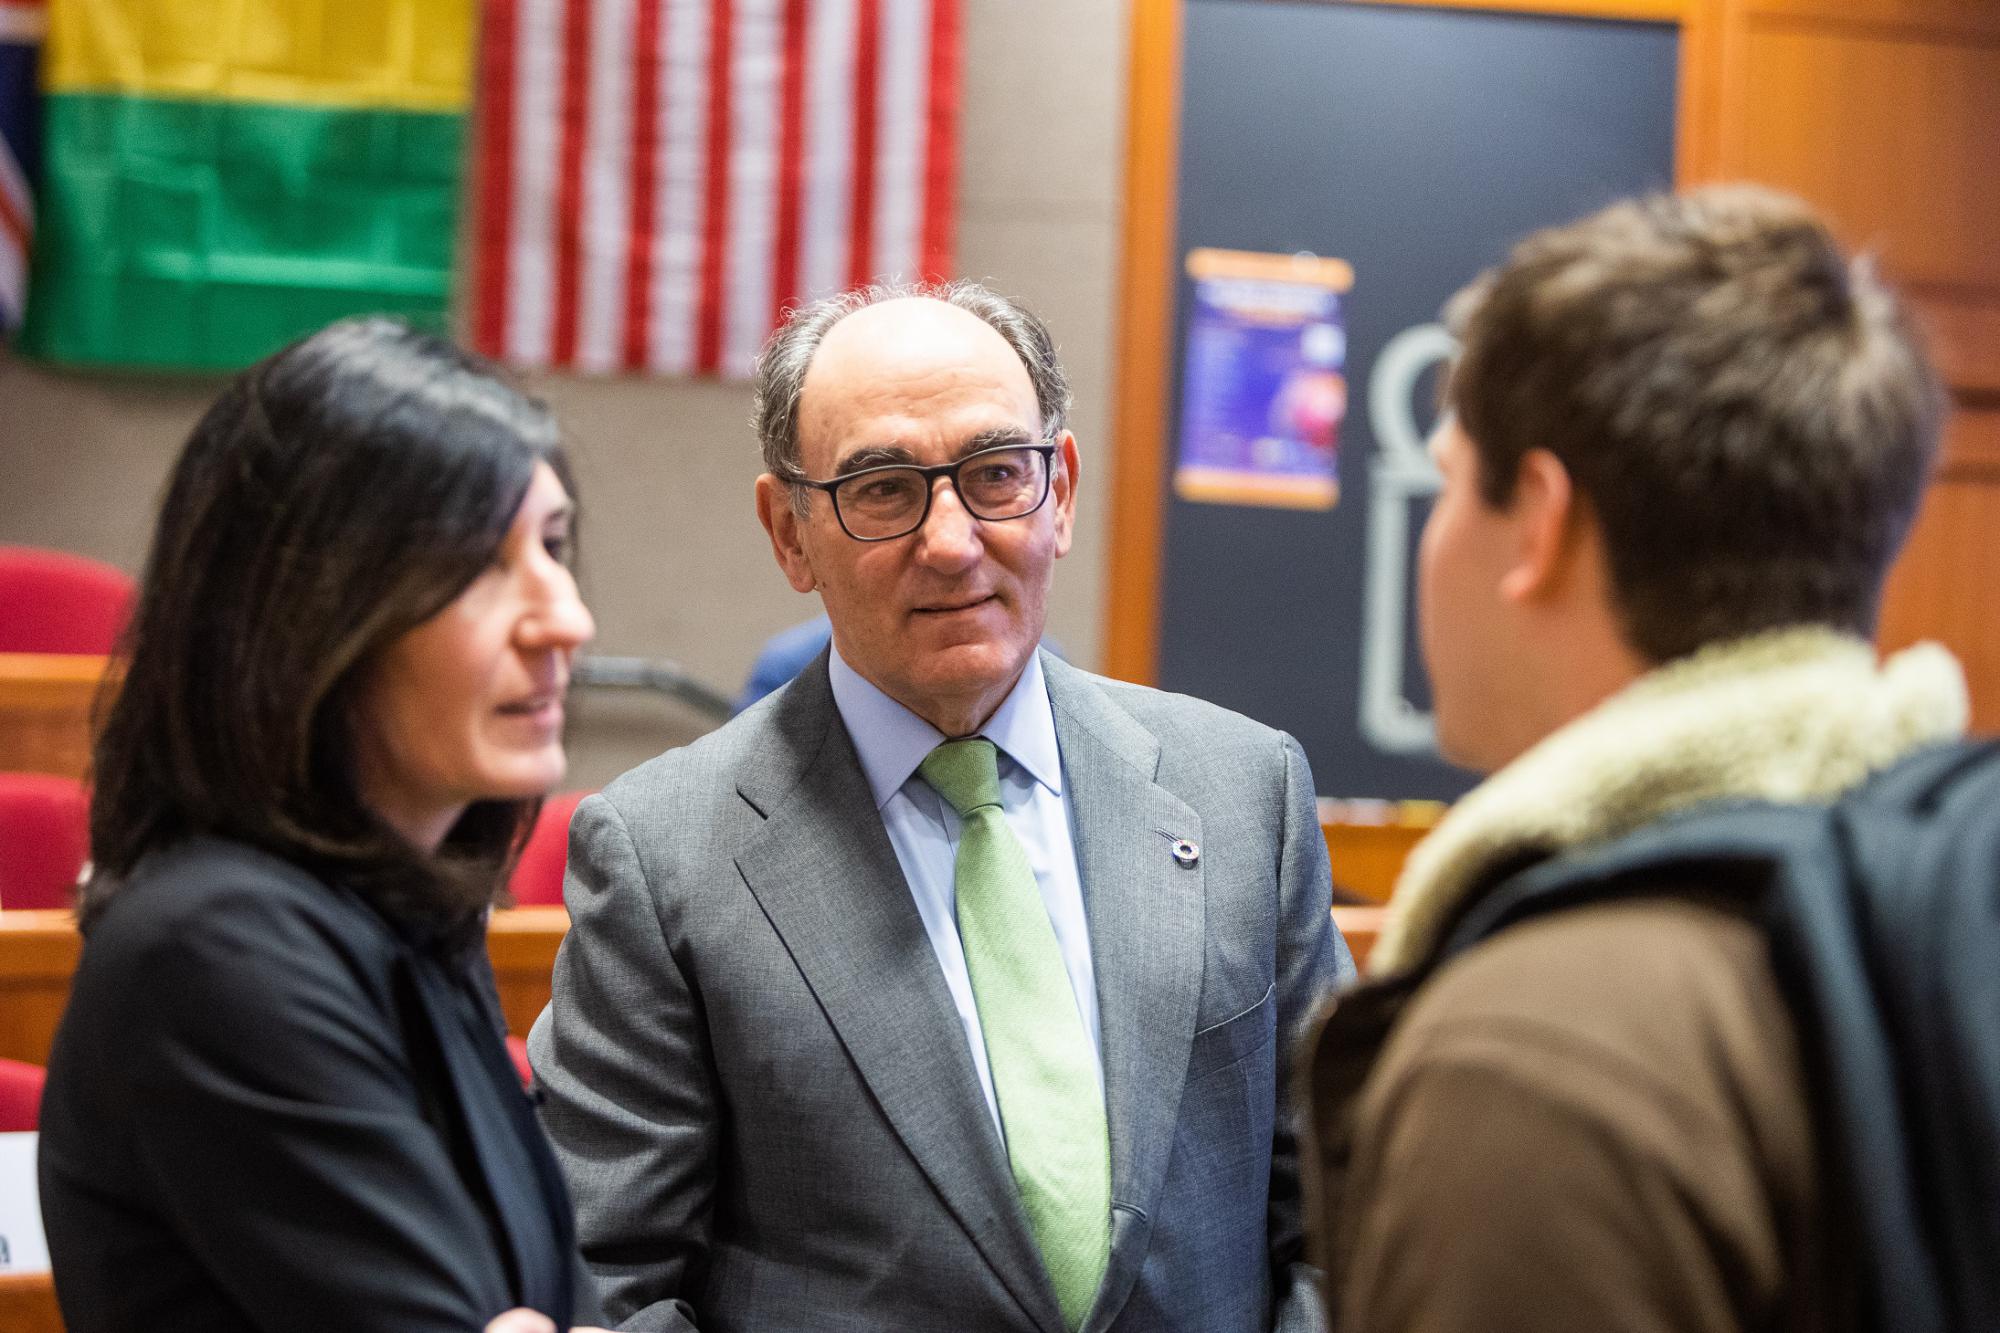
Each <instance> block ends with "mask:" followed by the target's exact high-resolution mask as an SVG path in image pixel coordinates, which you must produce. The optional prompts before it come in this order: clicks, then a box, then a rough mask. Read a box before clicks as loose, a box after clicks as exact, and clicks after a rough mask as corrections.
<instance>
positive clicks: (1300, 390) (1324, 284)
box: [1174, 249, 1354, 509]
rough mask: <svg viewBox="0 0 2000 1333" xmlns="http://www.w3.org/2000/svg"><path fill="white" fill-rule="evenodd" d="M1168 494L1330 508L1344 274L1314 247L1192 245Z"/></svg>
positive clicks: (1343, 343)
mask: <svg viewBox="0 0 2000 1333" xmlns="http://www.w3.org/2000/svg"><path fill="white" fill-rule="evenodd" d="M1187 271H1188V276H1189V277H1190V278H1192V279H1194V302H1193V308H1192V310H1191V312H1190V315H1189V319H1188V331H1187V345H1186V352H1185V356H1184V363H1183V366H1182V374H1181V418H1180V454H1179V462H1178V465H1177V466H1176V467H1175V469H1174V493H1175V494H1176V495H1178V496H1180V497H1181V498H1182V499H1183V500H1194V501H1198V502H1204V503H1211V504H1247V505H1268V506H1273V507H1277V508H1285V509H1331V508H1333V507H1334V505H1335V504H1336V503H1338V502H1339V499H1340V481H1339V461H1340V424H1341V422H1342V420H1343V419H1344V418H1345V417H1346V415H1347V375H1346V370H1347V328H1346V322H1345V320H1344V318H1343V312H1342V308H1341V306H1342V302H1343V301H1344V299H1345V298H1346V295H1347V292H1348V291H1349V289H1351V288H1352V287H1353V285H1354V271H1353V269H1352V268H1350V267H1349V266H1348V264H1347V263H1346V262H1345V261H1343V260H1339V259H1322V258H1319V257H1317V256H1314V255H1304V254H1301V255H1276V254H1256V253H1252V252H1249V251H1243V250H1210V249H1202V250H1193V251H1190V252H1189V253H1188V257H1187Z"/></svg>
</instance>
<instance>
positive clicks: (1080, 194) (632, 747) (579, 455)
mask: <svg viewBox="0 0 2000 1333" xmlns="http://www.w3.org/2000/svg"><path fill="white" fill-rule="evenodd" d="M965 17H966V31H965V101H964V111H963V115H964V120H963V123H962V131H961V133H962V137H961V157H960V183H959V246H958V256H959V259H958V264H959V271H960V272H961V273H963V274H964V275H966V276H968V277H974V278H979V279H982V280H985V281H988V282H990V283H991V284H992V285H994V286H995V287H997V288H999V289H1000V290H1002V291H1005V292H1008V293H1010V294H1012V295H1015V296H1018V297H1020V298H1021V299H1022V300H1024V301H1025V302H1027V303H1028V304H1029V305H1030V306H1032V307H1033V308H1034V309H1036V310H1037V311H1039V312H1040V313H1041V314H1042V315H1043V316H1044V317H1046V318H1047V319H1048V321H1049V322H1050V324H1051V325H1052V326H1053V327H1054V329H1055V332H1056V336H1057V338H1058V340H1059V342H1060V343H1061V346H1062V351H1063V355H1064V359H1065V361H1066V363H1067V364H1068V366H1069V369H1070V373H1071V377H1072V380H1073V382H1074V387H1075V390H1076V397H1077V409H1076V414H1075V419H1074V423H1073V424H1074V427H1075V430H1076V433H1077V436H1078V438H1079V439H1080V440H1081V441H1082V442H1083V450H1084V470H1083V483H1084V484H1083V487H1082V490H1081V491H1080V492H1079V500H1080V503H1081V505H1082V510H1083V513H1082V519H1081V523H1080V525H1079V528H1080V530H1079V534H1078V539H1077V543H1076V546H1075V549H1074V550H1073V551H1072V553H1071V555H1070V557H1069V559H1067V560H1066V561H1064V562H1063V564H1062V565H1061V566H1060V567H1059V572H1058V575H1057V580H1056V590H1055V595H1054V597H1053V599H1052V602H1051V607H1050V622H1049V630H1050V633H1052V634H1053V635H1055V636H1056V637H1057V638H1059V639H1060V640H1061V641H1062V642H1063V644H1064V646H1065V647H1066V648H1067V649H1068V650H1069V652H1070V655H1071V656H1072V657H1073V658H1074V659H1075V660H1077V661H1078V662H1081V663H1084V664H1095V663H1096V661H1097V655H1098V646H1099V622H1100V618H1101V610H1102V606H1103V582H1104V581H1103V567H1104V562H1105V545H1104V542H1105V537H1106V534H1105V532H1104V514H1105V512H1106V509H1105V499H1106V496H1105V492H1104V490H1103V483H1104V481H1105V480H1106V479H1107V478H1108V476H1109V467H1108V465H1107V448H1108V441H1107V437H1106V428H1107V423H1108V401H1107V400H1108V398H1109V394H1110V352H1111V339H1112V334H1113V331H1114V330H1113V311H1112V299H1113V292H1114V290H1115V282H1116V276H1117V226H1118V201H1119V188H1120V181H1119V174H1118V173H1119V163H1120V150H1121V146H1122V140H1121V134H1122V115H1123V106H1124V96H1123V89H1124V69H1125V50H1124V42H1125V7H1124V5H1122V4H1118V3H1114V0H966V6H965ZM216 385H217V381H213V380H201V381H187V380H177V379H153V378H141V377H134V376H117V377H107V376H101V375H75V374H68V373H61V372H55V371H51V370H48V369H46V368H42V367H39V366H31V365H27V364H24V363H22V362H19V361H15V360H7V359H0V464H4V466H0V478H4V480H0V541H6V542H26V543H32V544H36V545H45V546H55V547H61V548H64V549H67V550H73V551H80V552H82V553H84V554H87V555H93V556H96V557H98V558H100V559H104V560H109V561H111V562H113V563H115V564H118V565H122V566H124V567H125V568H127V569H134V570H136V568H137V566H138V564H139V561H140V560H141V559H142V558H143V556H144V548H145V542H146V537H147V528H148V524H149V523H150V520H151V510H152V505H153V503H154V500H155V498H156V495H157V492H158V489H159V486H160V483H161V480H162V478H163V477H164V475H165V472H166V469H167V466H168V465H169V463H170V462H171V460H172V457H173V453H174V451H175V449H176V448H177V447H178V445H179V443H180V441H181V439H182V438H183V437H184V436H185V435H186V433H187V431H188V428H189V427H190V426H191V425H192V424H193V422H194V420H195V418H196V417H197V416H198V415H199V413H200V411H201V409H202V407H203V405H204V404H205V403H206V402H207V400H208V399H209V398H210V397H211V396H212V395H213V394H214V392H215V389H216ZM533 387H534V389H535V390H536V392H538V393H540V394H542V395H543V396H544V397H546V398H547V399H548V400H549V401H550V403H551V404H553V406H554V407H555V408H556V411H557V412H558V414H559V415H560V416H561V418H562V421H563V424H564V429H565V431H566V433H567V437H568V439H569V441H570V446H571V451H572V454H573V455H574V457H575V460H576V464H577V472H578V485H579V489H580V490H581V491H582V493H583V500H584V505H585V524H586V529H585V533H584V548H583V549H584V566H585V567H584V580H585V582H584V588H585V594H586V596H587V597H588V598H589V599H590V602H591V605H592V607H593V608H594V609H595V611H596V612H597V619H598V641H597V645H596V647H597V649H598V650H599V651H602V652H607V653H619V654H633V655H639V656H647V657H669V658H673V659H675V660H678V661H679V662H681V663H682V664H683V665H684V666H686V667H687V668H688V669H689V670H690V671H691V672H693V673H694V674H695V675H696V676H698V677H699V678H701V679H703V680H706V681H709V682H712V683H713V684H715V685H716V686H718V687H722V688H725V689H727V690H729V691H733V690H734V689H735V687H736V685H737V684H738V683H739V682H740V681H741V679H742V677H743V673H744V671H745V670H746V668H747V667H748V664H749V662H750V659H751V657H752V656H753V655H754V654H755V652H756V649H757V646H758V645H759V644H760V643H761V642H762V641H763V640H764V638H765V637H766V636H768V635H769V634H771V633H773V632H774V631H776V630H778V629H781V628H783V627H784V626H786V625H789V624H792V623H794V622H796V621H799V620H803V619H805V618H806V617H808V616H811V615H813V614H816V613H817V611H818V599H817V598H816V597H810V598H809V597H800V596H798V595H797V594H795V593H793V592H792V591H791V589H790V588H789V587H787V586H786V584H785V582H784V580H783V579H782V578H781V577H780V576H779V574H778V571H777V568H776V566H775V565H774V564H773V563H772V561H771V557H770V553H769V548H768V546H767V545H766V544H765V542H764V537H763V532H762V529H761V528H759V527H758V525H757V522H756V518H755V516H754V514H753V513H752V510H751V504H750V486H751V481H752V479H753V478H754V477H755V476H756V474H757V471H758V468H757V463H756V449H755V445H754V443H753V441H752V439H751V436H750V431H749V427H748V425H747V419H748V414H749V399H748V394H747V392H746V390H745V389H744V387H743V386H741V385H731V384H713V383H702V382H689V381H658V380H641V379H582V378H574V377H567V376H549V377H542V378H538V379H536V380H535V381H534V383H533ZM698 730H699V726H698V724H697V723H696V721H695V719H694V718H693V717H692V716H691V715H689V714H686V713H684V712H682V711H680V710H678V709H676V708H675V707H673V706H671V705H668V704H664V703H661V702H658V701H656V700H652V699H649V698H634V697H629V696H620V695H616V694H611V693H608V692H592V693H591V694H590V695H589V696H588V697H585V698H581V699H579V700H578V708H577V717H576V722H575V724H574V726H573V729H572V752H573V764H572V773H571V776H572V779H573V781H574V782H575V783H576V785H591V786H595V785H597V784H600V783H602V782H604V781H605V780H606V779H608V778H609V777H611V776H613V775H615V774H616V773H618V772H619V771H621V770H622V769H624V768H626V767H629V766H630V765H631V764H633V763H636V762H637V761H638V760H640V759H642V758H644V757H646V756H647V755H650V754H652V753H654V752H656V751H657V750H659V749H661V748H663V747H664V746H666V745H668V744H671V743H675V742H677V741H680V740H684V739H686V738H688V737H689V736H691V735H693V734H695V732H696V731H698Z"/></svg>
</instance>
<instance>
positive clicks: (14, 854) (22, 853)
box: [0, 773, 90, 908]
mask: <svg viewBox="0 0 2000 1333" xmlns="http://www.w3.org/2000/svg"><path fill="white" fill-rule="evenodd" d="M89 856H90V796H89V793H87V792H86V791H85V790H84V787H83V784H82V783H80V782H78V781H76V780H75V779H74V778H59V777H56V776H54V775H53V774H49V773H0V908H30V907H69V906H72V905H73V902H74V899H75V896H76V895H75V888H76V877H77V874H78V873H79V872H80V871H82V869H83V863H84V862H85V861H86V860H87V859H89Z"/></svg>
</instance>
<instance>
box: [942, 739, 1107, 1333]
mask: <svg viewBox="0 0 2000 1333" xmlns="http://www.w3.org/2000/svg"><path fill="white" fill-rule="evenodd" d="M917 771H918V772H919V773H921V774H923V778H924V781H925V782H928V783H930V785H931V786H932V787H933V788H934V789H935V790H936V791H937V793H938V795H940V796H942V797H944V798H945V800H947V801H950V802H951V804H952V808H953V809H955V810H957V811H958V817H959V818H960V819H961V820H962V821H964V827H963V829H962V830H961V831H960V833H959V839H958V864H957V867H956V874H955V877H954V882H955V885H956V888H957V892H958V938H959V940H960V941H961V942H962V943H963V944H964V946H965V966H966V970H967V971H968V972H970V973H971V974H972V994H973V997H974V998H975V999H976V1000H977V1001H978V1005H979V1027H980V1030H981V1032H983V1033H984V1034H985V1037H986V1062H987V1066H988V1067H989V1068H990V1069H991V1071H992V1074H993V1092H994V1095H995V1096H996V1097H997V1098H998V1099H999V1102H1000V1122H1001V1124H1002V1125H1003V1126H1005V1128H1006V1135H1007V1156H1008V1159H1009V1161H1010V1162H1011V1164H1012V1166H1013V1169H1014V1184H1015V1187H1016V1188H1017V1189H1019V1190H1020V1192H1021V1203H1022V1205H1023V1206H1024V1207H1025V1208H1026V1210H1027V1214H1028V1225H1029V1226H1030V1227H1031V1228H1033V1230H1034V1233H1035V1243H1036V1244H1037V1245H1039V1246H1040V1247H1041V1251H1042V1262H1043V1264H1044V1265H1046V1266H1047V1268H1048V1271H1049V1277H1050V1278H1051V1279H1052V1280H1053V1282H1054V1283H1055V1289H1056V1299H1057V1300H1058V1301H1059V1302H1060V1303H1061V1305H1062V1312H1063V1318H1064V1319H1065V1320H1066V1321H1067V1322H1068V1324H1069V1326H1070V1327H1071V1328H1073V1329H1074V1328H1078V1327H1080V1326H1081V1325H1082V1323H1083V1317H1084V1315H1085V1314H1086V1313H1088V1312H1089V1310H1090V1302H1091V1300H1092V1299H1093V1298H1094V1297H1095V1296H1096V1295H1097V1284H1098V1282H1099V1281H1101V1280H1102V1279H1103V1277H1104V1264H1105V1261H1106V1260H1107V1259H1108V1258H1109V1257H1110V1254H1111V1137H1110V1133H1109V1131H1108V1130H1107V1128H1106V1126H1105V1120H1104V1097H1103V1095H1102V1094H1101V1093H1100V1092H1099V1091H1098V1082H1097V1058H1096V1056H1095V1055H1094V1054H1093V1053H1092V1051H1091V1046H1090V1036H1089V1034H1088V1033H1086V1032H1085V1031H1084V1028H1083V1016H1082V1015H1081V1014H1080V1013H1078V1012H1077V1008H1076V993H1075V992H1074V991H1073V990H1072V989H1071V988H1070V984H1069V973H1068V971H1067V970H1065V969H1064V967H1063V960H1062V950H1061V948H1060V947H1058V945H1057V944H1056V932H1055V927H1054V926H1052V925H1050V924H1049V914H1048V909H1047V908H1045V907H1044V906H1043V905H1042V894H1041V890H1040V889H1039V888H1037V887H1036V884H1035V872H1034V870H1033V869H1032V868H1031V867H1030V866H1029V864H1028V857H1027V853H1026V852H1024V851H1022V849H1021V844H1020V842H1019V841H1018V840H1017V839H1016V838H1015V837H1014V831H1013V830H1012V829H1010V828H1008V827H1007V818H1006V816H1005V815H1004V814H1003V813H1002V812H1001V809H1000V770H999V759H998V752H997V751H996V750H995V749H994V747H993V742H992V741H988V740H969V741H946V742H945V743H944V744H943V745H940V746H938V747H937V749H935V750H932V751H931V752H930V754H929V755H928V756H926V757H925V759H924V762H923V763H922V765H920V766H919V768H918V770H917Z"/></svg>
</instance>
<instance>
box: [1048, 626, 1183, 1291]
mask: <svg viewBox="0 0 2000 1333" xmlns="http://www.w3.org/2000/svg"><path fill="white" fill-rule="evenodd" d="M1043 665H1044V668H1045V670H1046V672H1047V675H1048V682H1049V699H1050V702H1051V704H1052V705H1053V706H1054V708H1055V715H1056V735H1057V740H1058V743H1059V744H1060V745H1061V747H1062V757H1063V772H1064V788H1065V790H1066V791H1067V792H1068V793H1069V799H1070V810H1071V815H1072V818H1073V819H1074V821H1075V824H1076V851H1077V862H1078V867H1077V868H1078V870H1079V871H1080V873H1081V875H1082V879H1083V901H1084V912H1085V915H1086V917H1087V918H1088V920H1089V922H1090V956H1091V963H1092V966H1093V968H1094V969H1095V971H1096V974H1097V1004H1098V1015H1099V1024H1100V1027H1101V1030H1102V1038H1103V1050H1104V1098H1105V1104H1106V1112H1107V1115H1108V1118H1109V1120H1110V1128H1111V1199H1112V1203H1113V1205H1114V1207H1116V1208H1117V1209H1119V1211H1120V1216H1119V1217H1118V1219H1117V1221H1118V1222H1119V1223H1120V1224H1119V1225H1115V1226H1114V1229H1113V1232H1112V1251H1111V1260H1110V1264H1109V1266H1108V1268H1107V1270H1106V1272H1105V1277H1104V1285H1103V1286H1102V1287H1101V1288H1100V1289H1099V1292H1098V1297H1097V1302H1096V1304H1095V1305H1094V1306H1093V1307H1092V1310H1091V1313H1090V1317H1089V1318H1088V1319H1087V1320H1086V1321H1085V1323H1084V1328H1085V1329H1086V1330H1091V1329H1103V1328H1105V1327H1108V1326H1109V1325H1110V1323H1111V1321H1112V1320H1113V1319H1114V1318H1115V1317H1116V1316H1117V1313H1118V1311H1119V1310H1120V1309H1121V1308H1122V1307H1123V1306H1124V1303H1125V1300H1126V1298H1127V1297H1128V1296H1129V1295H1130V1293H1131V1290H1132V1285H1133V1283H1134V1282H1135V1281H1136V1280H1137V1278H1138V1275H1139V1268H1140V1265H1141V1263H1142V1262H1143V1260H1144V1258H1145V1248H1146V1243H1147V1241H1148V1239H1149V1236H1150V1227H1149V1226H1147V1225H1145V1224H1143V1223H1142V1222H1141V1223H1136V1224H1135V1221H1134V1219H1133V1218H1131V1217H1130V1216H1129V1215H1128V1214H1127V1213H1126V1210H1130V1212H1131V1213H1136V1215H1137V1217H1138V1218H1150V1217H1152V1216H1153V1215H1154V1205H1155V1202H1156V1200H1157V1198H1158V1195H1159V1192H1160V1188H1161V1184H1162V1182H1163V1181H1164V1180H1165V1178H1166V1168H1167V1158H1168V1156H1169V1153H1170V1151H1171V1149H1172V1147H1173V1139H1174V1125H1175V1122H1176V1120H1177V1119H1178V1117H1179V1113H1180V1097H1181V1089H1182V1087H1183V1086H1184V1085H1185V1083H1186V1081H1187V1062H1188V1051H1189V1048H1190V1046H1191V1045H1192V1043H1193V1040H1194V1025H1195V1013H1196V1009H1197V1006H1198V1002H1199V1000H1200V998H1201V976H1202V958H1203V941H1204V924H1203V922H1204V915H1203V879H1202V871H1201V863H1200V861H1199V860H1197V861H1196V862H1195V864H1193V865H1191V866H1184V865H1182V864H1181V863H1180V862H1178V861H1177V860H1175V858H1174V855H1173V846H1174V842H1175V840H1177V839H1183V838H1184V839H1187V840H1188V841H1190V842H1193V843H1195V844H1196V845H1197V846H1199V844H1200V842H1201V838H1202V828H1201V820H1200V818H1199V816H1197V815H1196V814H1195V812H1194V811H1193V810H1192V809H1190V808H1189V807H1188V806H1187V804H1186V803H1185V802H1183V801H1182V800H1181V799H1180V798H1179V797H1177V796H1175V795H1174V794H1173V793H1172V792H1170V791H1168V790H1166V788H1164V787H1161V786H1159V785H1158V784H1157V783H1155V782H1154V780H1153V778H1154V774H1155V772H1156V771H1157V769H1158V764H1159V757H1160V745H1159V741H1158V740H1157V739H1156V738H1155V737H1154V736H1153V735H1152V733H1150V732H1148V731H1147V730H1146V729H1145V728H1143V727H1141V726H1140V725H1139V724H1138V723H1137V722H1135V721H1134V720H1133V719H1132V718H1131V716H1130V715H1129V714H1127V713H1125V712H1124V711H1123V710H1121V709H1119V708H1118V707H1117V706H1116V705H1115V704H1114V703H1113V702H1112V701H1111V700H1110V699H1109V698H1108V697H1107V696H1106V694H1105V693H1104V691H1103V690H1102V689H1100V688H1099V687H1098V686H1097V685H1096V684H1094V683H1093V682H1092V681H1091V680H1090V678H1089V677H1087V676H1085V675H1083V674H1082V673H1081V672H1079V671H1076V670H1075V669H1074V668H1071V667H1068V666H1066V665H1064V664H1063V663H1061V662H1059V661H1056V660H1054V659H1053V658H1050V657H1048V656H1047V655H1044V658H1043Z"/></svg>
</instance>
